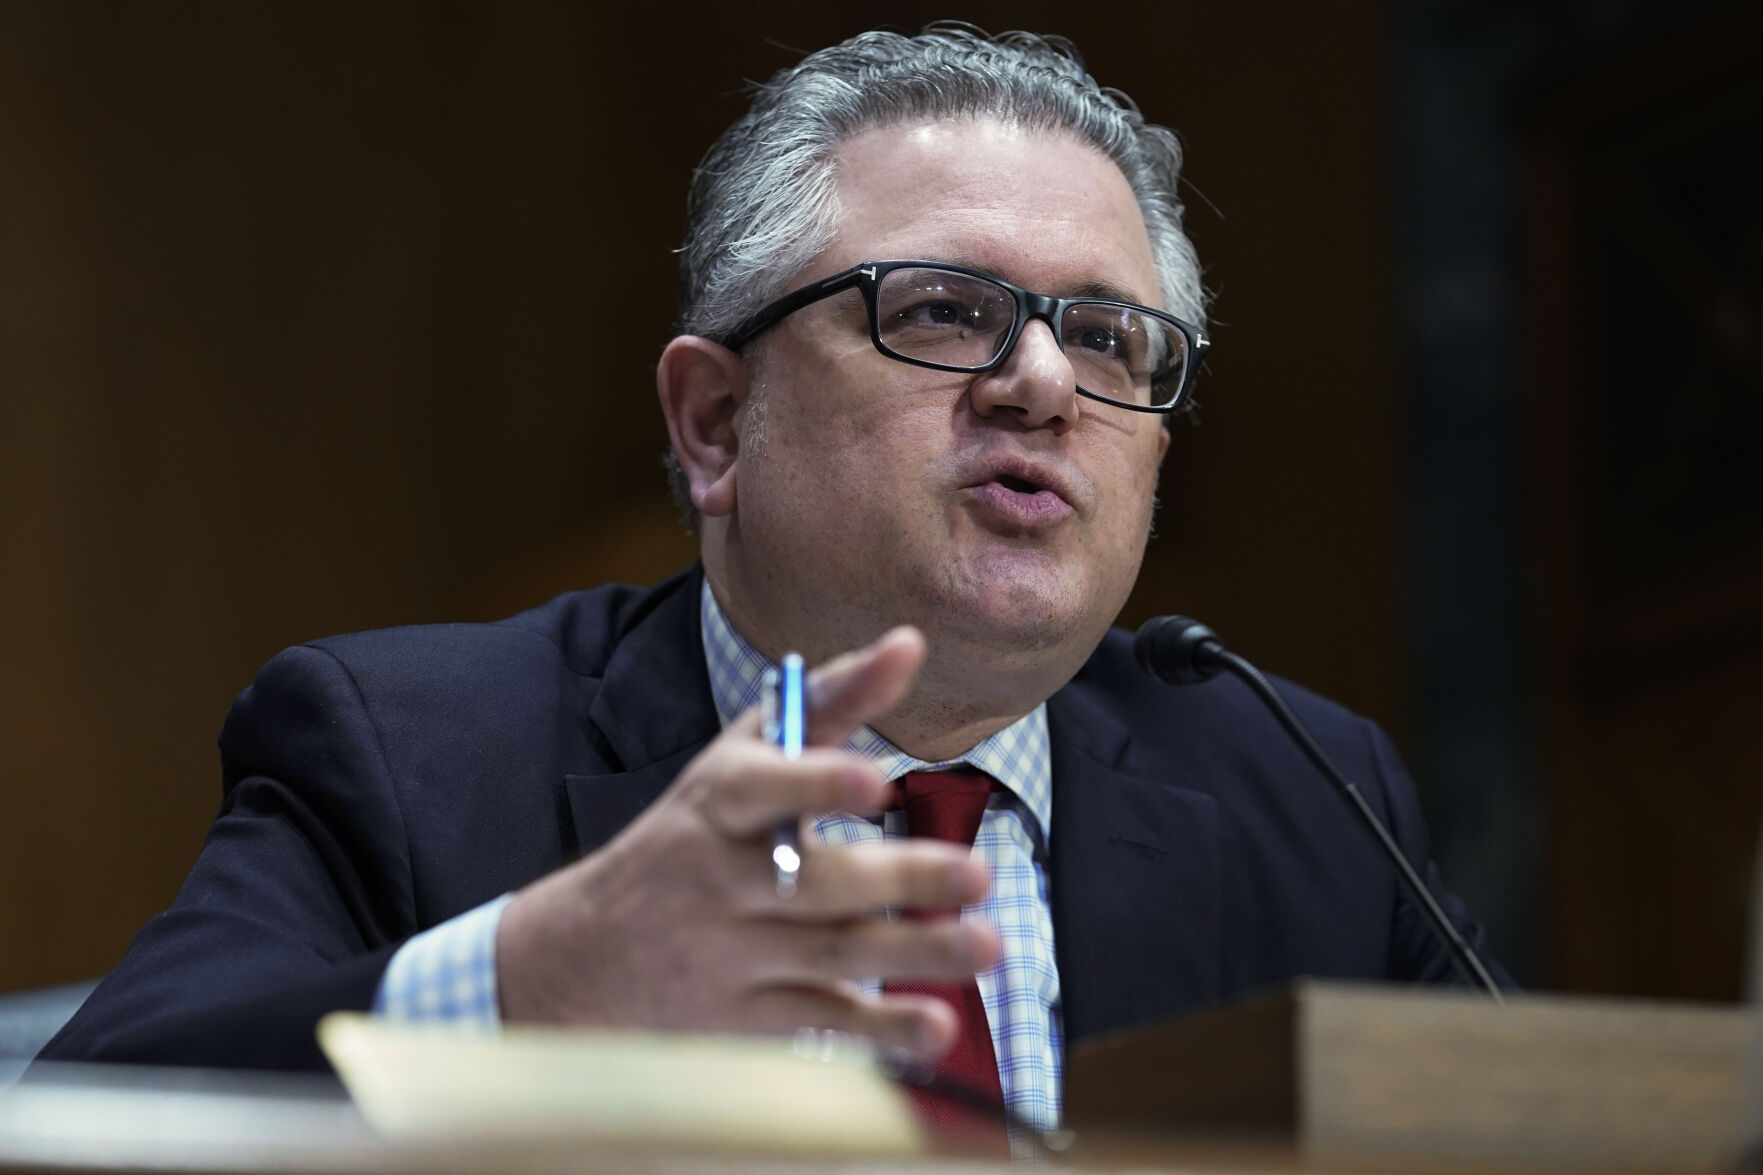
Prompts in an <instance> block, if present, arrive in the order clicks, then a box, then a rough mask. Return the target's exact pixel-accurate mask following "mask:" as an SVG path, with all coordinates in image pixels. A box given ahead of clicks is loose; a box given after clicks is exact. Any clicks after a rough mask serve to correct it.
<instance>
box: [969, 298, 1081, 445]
mask: <svg viewBox="0 0 1763 1175" xmlns="http://www.w3.org/2000/svg"><path fill="white" fill-rule="evenodd" d="M970 395H971V396H972V399H973V410H974V411H975V412H977V413H979V414H980V415H981V416H992V415H995V414H998V413H1007V414H1009V415H1011V416H1013V417H1015V418H1016V419H1017V421H1018V423H1020V424H1022V425H1023V426H1024V427H1025V428H1050V429H1052V430H1053V431H1054V432H1058V433H1063V432H1065V431H1066V430H1068V429H1069V428H1071V426H1072V425H1074V424H1076V423H1077V413H1078V407H1077V376H1076V374H1075V373H1074V372H1073V371H1072V369H1071V361H1070V360H1068V359H1067V358H1066V357H1065V352H1064V351H1061V350H1060V349H1059V341H1058V340H1057V339H1056V338H1054V336H1053V328H1052V327H1050V326H1048V325H1047V324H1046V322H1044V321H1043V320H1041V319H1039V318H1035V319H1030V320H1029V322H1028V324H1027V325H1026V326H1024V327H1023V328H1022V333H1021V334H1020V335H1018V336H1017V338H1016V345H1015V346H1014V347H1012V348H1011V350H1010V354H1008V355H1006V356H1005V357H1004V362H1003V363H1001V364H999V365H998V366H997V367H996V368H994V369H992V370H991V371H988V372H984V373H983V374H981V375H980V376H979V378H977V379H976V380H974V382H973V389H972V392H971V393H970Z"/></svg>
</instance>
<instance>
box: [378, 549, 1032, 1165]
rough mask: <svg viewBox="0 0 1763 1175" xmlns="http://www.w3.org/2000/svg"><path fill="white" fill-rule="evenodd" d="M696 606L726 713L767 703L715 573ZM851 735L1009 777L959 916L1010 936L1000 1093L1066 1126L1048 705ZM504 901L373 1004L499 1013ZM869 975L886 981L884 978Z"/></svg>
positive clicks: (983, 826) (835, 819) (894, 757)
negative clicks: (969, 902)
mask: <svg viewBox="0 0 1763 1175" xmlns="http://www.w3.org/2000/svg"><path fill="white" fill-rule="evenodd" d="M701 612H702V617H703V630H704V659H705V663H706V665H707V666H708V668H709V671H710V691H711V694H712V696H713V697H714V698H715V701H716V711H717V714H718V715H719V716H720V718H721V719H722V723H723V725H724V726H726V725H728V723H729V722H730V721H732V720H733V719H734V718H735V717H736V716H738V715H739V714H741V713H742V712H743V711H745V710H746V709H748V708H749V707H751V706H754V705H757V704H758V702H759V700H760V696H761V693H762V690H763V685H764V679H765V672H766V670H767V669H769V668H771V663H770V662H768V661H767V660H766V659H765V658H764V656H762V655H761V654H760V653H759V651H758V650H757V649H755V648H753V646H752V645H750V644H748V643H747V641H746V640H745V639H744V638H743V637H742V636H741V635H740V634H739V633H737V632H736V631H735V630H734V629H733V628H732V627H731V626H730V625H729V622H728V618H727V617H726V616H724V615H723V612H722V609H721V607H719V606H718V605H717V602H716V598H715V596H714V595H712V593H711V591H710V585H709V584H708V583H706V584H705V585H704V591H703V598H702V604H701ZM845 747H846V749H847V750H850V751H853V752H855V753H857V754H860V755H863V756H865V757H867V758H869V759H873V760H874V761H875V762H876V764H877V766H879V767H880V768H881V771H882V774H883V775H884V776H885V777H886V778H888V779H898V778H900V777H901V776H902V775H905V774H906V773H907V772H909V771H928V770H937V769H940V768H946V767H953V766H955V765H957V764H961V763H965V764H968V765H970V766H973V767H976V768H978V769H979V770H981V771H984V772H985V773H986V774H987V775H990V776H991V777H992V778H993V779H995V780H997V781H998V782H999V783H1000V784H1001V785H1003V786H1002V787H999V788H994V789H992V795H991V799H990V801H989V803H988V805H987V809H986V814H985V818H984V819H983V820H982V821H981V823H980V829H979V833H978V835H977V836H976V837H975V839H974V850H973V851H974V852H975V853H977V854H978V855H979V857H980V859H981V860H982V861H984V862H985V864H986V866H987V868H988V869H990V870H991V874H992V884H991V888H990V889H989V890H988V891H987V892H986V895H985V897H984V898H982V899H981V900H980V902H979V903H978V904H977V905H973V906H969V907H967V908H966V909H965V910H963V911H962V912H961V916H962V917H963V918H964V919H976V920H979V921H983V922H987V923H990V924H991V925H992V926H994V927H996V928H997V930H998V932H999V934H1000V935H1001V936H1002V938H1003V942H1004V954H1003V957H1002V958H1001V959H1000V960H999V961H998V963H997V965H996V966H994V967H992V968H991V969H990V970H988V971H984V972H981V973H980V975H979V977H978V979H979V992H980V998H981V999H982V1000H983V1001H984V1002H985V1007H986V1019H987V1021H988V1022H989V1024H990V1027H991V1030H992V1047H993V1049H994V1050H995V1051H996V1053H997V1056H998V1076H999V1078H1000V1081H1001V1083H1002V1085H1003V1089H1004V1100H1005V1101H1006V1102H1008V1103H1009V1105H1010V1107H1011V1108H1012V1109H1013V1110H1015V1111H1016V1113H1017V1114H1019V1115H1020V1116H1021V1117H1022V1118H1024V1119H1025V1120H1026V1121H1028V1122H1029V1123H1030V1124H1032V1125H1033V1126H1035V1127H1037V1128H1039V1129H1041V1130H1043V1131H1046V1130H1053V1129H1055V1128H1057V1127H1058V1125H1059V1104H1060V1102H1059V1097H1060V1068H1061V1060H1062V1053H1063V1036H1064V1030H1063V1024H1062V1021H1061V1019H1060V1014H1059V970H1058V967H1057V965H1056V964H1055V961H1054V954H1053V918H1052V912H1051V910H1050V909H1049V907H1048V905H1047V867H1046V863H1047V837H1048V832H1049V829H1050V820H1051V817H1052V767H1051V760H1050V758H1049V755H1048V748H1047V709H1046V707H1045V706H1039V707H1036V708H1035V710H1034V711H1033V712H1031V713H1029V714H1027V715H1026V716H1024V717H1023V718H1021V719H1019V720H1018V721H1016V722H1014V723H1012V724H1011V725H1009V726H1007V727H1005V728H1004V729H1003V730H1000V731H999V732H998V733H996V734H994V735H992V736H991V737H990V738H987V739H986V740H985V741H983V742H981V743H980V744H978V745H977V746H975V747H974V748H972V749H971V750H969V751H968V752H967V753H966V754H964V755H961V756H960V757H958V758H955V759H949V760H944V761H942V762H937V763H927V762H925V761H924V760H922V759H914V758H913V757H912V756H910V755H908V754H906V753H905V752H904V751H901V750H900V749H899V748H898V747H896V746H894V745H893V744H892V743H890V742H888V740H887V739H885V738H883V737H882V736H881V735H879V734H877V733H875V732H874V731H873V730H870V729H869V728H868V727H862V728H860V729H858V730H857V731H856V732H855V733H854V734H852V736H851V737H850V738H849V739H847V740H845ZM813 831H814V835H815V837H816V838H817V839H818V840H819V841H820V842H821V843H822V844H827V845H843V844H857V843H859V842H863V841H879V840H883V839H895V838H901V837H904V836H905V835H906V815H905V813H904V812H887V813H884V814H883V815H882V816H881V817H880V819H879V820H872V819H868V818H865V817H861V816H853V815H849V814H845V813H829V814H826V815H822V816H818V817H816V818H815V820H814V825H813ZM507 902H508V898H507V897H506V896H504V897H502V898H498V899H497V900H496V901H494V902H489V903H487V904H485V905H483V906H479V907H478V908H477V909H475V910H471V911H468V912H466V913H464V914H461V915H459V916H458V917H457V918H454V919H452V920H450V921H447V922H443V923H441V924H440V925H439V926H435V927H433V928H431V929H429V930H426V931H424V932H423V933H422V934H419V935H417V936H416V937H414V938H412V939H411V940H410V941H409V942H407V943H405V944H404V945H403V946H402V947H401V948H399V950H398V952H397V953H396V954H395V955H393V956H392V961H391V963H390V965H389V966H387V968H386V974H385V976H384V977H383V978H382V979H381V980H380V988H379V992H378V993H377V995H376V996H375V998H374V1011H376V1012H379V1013H382V1014H384V1015H388V1016H394V1017H398V1018H401V1019H412V1020H437V1019H446V1020H462V1021H475V1022H477V1023H480V1024H483V1025H485V1026H496V1025H498V1024H499V1016H498V1010H497V1003H496V953H495V951H496V927H497V925H498V923H499V922H500V920H501V915H502V909H503V907H504V906H505V905H506V904H507ZM863 986H865V987H866V988H867V989H868V990H870V991H872V992H873V991H879V990H880V984H879V983H877V982H870V983H867V984H865V985H863Z"/></svg>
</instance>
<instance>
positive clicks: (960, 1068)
mask: <svg viewBox="0 0 1763 1175" xmlns="http://www.w3.org/2000/svg"><path fill="white" fill-rule="evenodd" d="M991 790H992V779H991V777H990V776H989V775H985V774H982V773H981V772H979V771H975V770H973V769H971V768H958V769H956V770H953V771H914V772H912V773H910V774H908V775H906V776H905V777H903V778H902V779H901V780H900V794H899V807H901V808H903V809H905V811H906V834H907V835H908V836H915V837H931V838H934V839H936V840H946V841H950V842H952V843H954V844H959V845H967V846H969V847H971V846H972V844H973V838H974V835H975V834H976V833H977V832H978V831H979V824H980V819H981V817H983V816H984V815H985V811H986V797H987V796H989V795H990V794H991ZM904 916H905V917H907V918H926V919H928V918H957V917H960V911H959V910H908V911H906V912H905V915H904ZM886 990H887V991H888V992H890V993H904V994H911V995H930V996H936V997H937V998H938V999H941V1000H945V1001H947V1002H948V1004H949V1006H950V1007H952V1008H954V1009H955V1013H956V1015H957V1016H958V1017H959V1018H960V1022H961V1029H960V1033H959V1034H958V1035H957V1036H956V1038H955V1047H954V1048H952V1049H950V1050H949V1051H948V1052H947V1053H945V1054H944V1055H943V1058H942V1059H941V1060H940V1061H938V1062H937V1065H936V1074H937V1076H938V1077H942V1078H947V1079H948V1080H949V1081H950V1082H952V1083H958V1084H959V1085H961V1086H962V1087H963V1088H965V1089H967V1090H968V1091H970V1092H972V1093H976V1094H983V1095H989V1096H990V1097H992V1098H994V1099H996V1100H997V1103H998V1105H999V1106H1000V1107H1002V1106H1003V1104H1004V1091H1003V1086H1002V1084H1001V1083H1000V1082H999V1080H998V1058H997V1054H996V1053H995V1052H993V1050H992V1032H991V1029H990V1028H989V1027H988V1026H987V1025H986V1008H985V1004H984V1002H983V1001H981V999H980V995H979V984H978V983H977V982H976V981H975V980H973V979H971V978H970V979H968V980H967V981H966V982H964V983H954V982H940V983H931V982H921V981H909V980H908V981H890V982H889V983H888V984H887V985H886ZM913 1100H914V1102H915V1103H916V1104H917V1106H918V1109H919V1111H920V1113H921V1114H923V1116H924V1117H925V1118H927V1119H928V1120H929V1121H930V1123H931V1125H932V1126H933V1127H934V1128H935V1129H936V1130H937V1131H939V1132H940V1133H942V1134H944V1135H949V1134H955V1135H959V1136H961V1137H963V1138H964V1139H969V1140H979V1139H983V1140H984V1141H985V1142H987V1143H989V1144H991V1145H992V1146H993V1147H994V1148H995V1147H996V1146H998V1145H1003V1146H1007V1145H1008V1140H1007V1138H1006V1137H1005V1134H1004V1131H1003V1117H1002V1114H1001V1112H1000V1114H999V1116H998V1117H996V1118H990V1119H986V1118H984V1117H982V1116H981V1115H979V1114H977V1113H976V1112H975V1111H974V1110H972V1109H970V1108H968V1107H966V1106H964V1105H961V1104H960V1103H958V1102H956V1101H954V1100H952V1099H950V1098H947V1097H944V1096H941V1095H939V1094H937V1093H935V1092H933V1091H930V1090H923V1089H914V1090H913Z"/></svg>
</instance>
